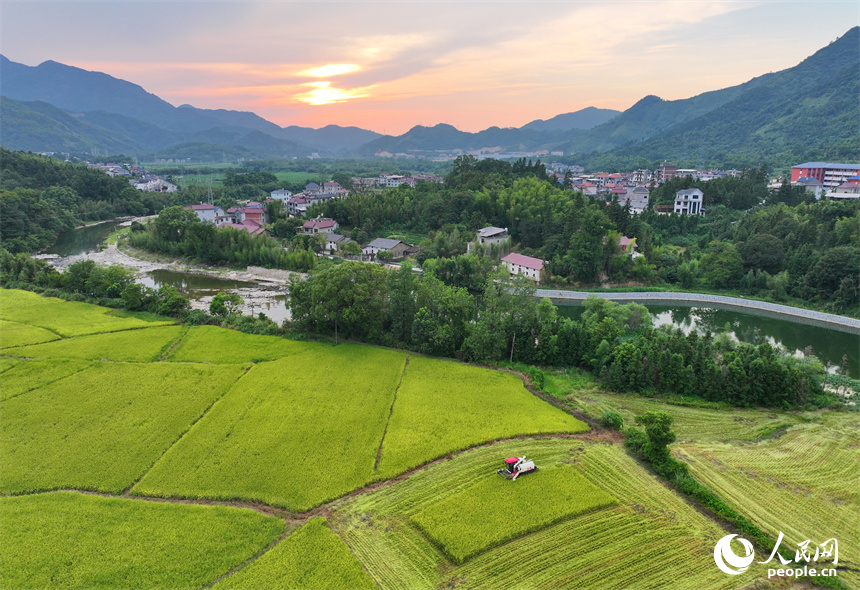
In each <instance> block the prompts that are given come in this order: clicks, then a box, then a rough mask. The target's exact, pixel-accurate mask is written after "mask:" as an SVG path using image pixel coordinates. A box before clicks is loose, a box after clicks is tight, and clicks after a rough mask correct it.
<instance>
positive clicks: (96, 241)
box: [44, 220, 119, 256]
mask: <svg viewBox="0 0 860 590" xmlns="http://www.w3.org/2000/svg"><path fill="white" fill-rule="evenodd" d="M118 227H119V223H117V221H116V220H114V221H105V222H103V223H98V224H96V225H89V226H87V227H81V228H78V229H72V230H69V231H67V232H65V233H62V234H60V235H59V236H58V237H57V241H56V242H55V243H54V245H53V246H51V247H50V248H48V249H47V250H45V251H44V253H45V254H57V255H59V256H76V255H78V254H87V253H89V252H95V251H97V250H99V245H100V244H101V243H102V242H104V241H105V239H106V238H107V237H108V236H109V235H110V234H111V232H113V231H114V230H115V229H116V228H118Z"/></svg>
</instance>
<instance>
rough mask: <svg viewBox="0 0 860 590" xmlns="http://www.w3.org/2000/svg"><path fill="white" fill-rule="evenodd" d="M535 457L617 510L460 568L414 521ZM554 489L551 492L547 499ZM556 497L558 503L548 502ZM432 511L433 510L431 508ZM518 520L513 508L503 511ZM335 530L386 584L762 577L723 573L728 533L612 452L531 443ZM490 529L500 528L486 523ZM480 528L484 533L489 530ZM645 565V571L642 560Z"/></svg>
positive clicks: (465, 462) (705, 583)
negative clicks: (717, 551)
mask: <svg viewBox="0 0 860 590" xmlns="http://www.w3.org/2000/svg"><path fill="white" fill-rule="evenodd" d="M521 454H527V455H528V456H529V457H530V458H534V460H535V463H536V464H537V465H538V466H539V471H538V472H537V473H535V474H533V475H528V476H524V477H525V478H524V479H523V480H522V481H521V480H519V479H518V480H517V481H516V482H513V483H511V482H505V481H503V480H501V479H499V482H500V483H501V484H510V485H512V486H516V485H519V484H520V483H523V482H525V481H528V480H527V478H533V479H534V480H537V479H538V478H540V477H541V476H543V475H546V474H547V472H551V471H555V470H557V469H570V468H572V470H575V471H577V472H578V473H580V474H581V475H582V476H584V478H585V479H587V480H588V481H590V482H591V484H593V486H595V487H596V488H599V489H600V490H603V491H604V492H608V493H610V494H612V495H613V496H615V497H616V498H617V499H618V502H619V503H618V505H615V506H610V507H607V508H605V509H601V510H597V511H593V512H589V513H586V514H580V515H578V516H574V517H573V518H570V519H567V520H564V521H562V522H559V523H557V524H554V525H551V526H549V527H546V528H543V529H541V530H539V531H536V532H532V533H530V534H526V535H524V536H521V537H519V538H516V539H513V540H511V541H509V542H507V543H505V544H503V545H499V546H496V547H494V548H491V549H489V550H487V551H485V552H483V553H480V554H479V555H476V556H474V557H472V558H471V559H469V560H468V561H467V562H465V563H464V564H462V565H452V564H451V563H450V562H449V561H448V560H447V559H446V558H445V556H444V555H443V554H442V552H441V551H440V550H439V549H438V548H436V547H435V546H433V544H432V543H431V542H430V541H429V540H427V539H426V538H424V536H423V535H421V534H420V533H419V532H418V531H417V529H416V528H414V527H413V526H411V525H410V524H409V519H410V517H412V516H413V515H415V514H418V513H420V512H422V511H424V510H425V509H427V508H428V507H432V505H433V504H436V503H440V502H445V501H446V500H447V499H450V498H452V497H455V496H458V495H460V494H462V493H463V490H465V489H468V486H469V485H470V484H474V481H475V480H476V478H482V477H486V476H487V474H490V475H493V477H498V476H495V475H494V474H493V472H494V471H495V470H496V469H497V468H498V467H499V466H500V461H501V459H502V458H503V457H506V456H512V455H521ZM549 493H550V494H552V493H553V492H549ZM550 497H551V496H550ZM431 509H432V508H431ZM506 513H507V514H510V510H508V511H507V512H506ZM330 522H331V523H332V526H333V527H334V528H335V529H336V530H337V531H338V532H339V533H340V534H341V535H342V536H343V538H344V540H345V541H346V542H347V544H348V545H349V546H350V548H351V549H352V550H353V552H354V553H355V554H356V556H357V557H358V558H359V559H360V560H361V562H362V563H364V564H365V567H367V569H368V570H369V571H370V573H371V575H372V576H373V577H374V578H375V579H376V580H377V582H378V583H379V584H380V585H381V587H382V588H385V589H386V590H387V589H389V588H412V589H420V588H435V587H440V586H445V585H446V584H451V585H458V584H459V585H462V586H464V587H478V588H481V587H492V588H595V587H600V588H604V587H605V588H615V587H618V588H622V587H623V588H653V587H664V586H665V587H669V588H673V587H674V588H690V587H696V588H734V587H737V586H738V585H739V584H740V585H748V584H750V583H751V582H752V581H753V580H754V579H755V573H752V572H750V573H747V574H743V575H741V576H736V577H735V576H732V577H731V578H732V579H729V578H730V576H726V575H725V574H723V573H722V572H720V571H719V570H718V569H716V567H715V566H714V561H713V547H714V544H715V543H716V541H717V539H719V538H721V537H722V536H724V535H725V532H724V531H723V530H722V529H721V528H720V527H719V526H717V525H716V524H714V523H713V522H712V521H710V520H709V519H707V518H706V517H705V516H703V515H701V514H700V513H698V512H697V511H696V510H694V509H693V508H692V507H690V506H689V505H688V504H687V503H686V502H684V500H682V499H681V498H679V497H678V496H677V495H676V494H674V493H672V491H671V490H669V489H668V488H667V487H666V486H664V485H663V484H662V483H661V482H660V481H659V480H658V479H656V478H655V477H654V476H653V475H650V474H649V473H647V472H646V471H645V470H644V469H642V467H640V466H639V465H638V464H637V463H636V461H634V460H633V459H632V458H631V457H629V456H628V455H627V454H626V453H624V451H623V450H622V449H620V448H619V447H617V446H615V445H608V444H599V443H593V442H589V441H585V440H579V439H533V440H523V441H511V442H506V443H501V444H498V445H492V446H487V447H481V448H478V449H473V450H470V451H467V452H465V453H463V454H461V455H457V456H456V457H454V458H453V459H451V460H448V461H443V462H440V463H436V464H433V465H431V466H430V467H428V468H427V469H425V470H422V471H419V472H417V473H415V474H413V475H412V476H410V477H409V478H407V479H405V480H403V481H400V482H397V483H395V484H393V485H390V486H386V487H383V488H381V489H379V490H376V491H374V492H372V493H369V494H365V495H362V496H359V497H356V498H350V499H349V500H346V501H343V502H342V503H339V504H338V505H336V506H335V512H334V514H333V516H332V519H331V521H330ZM486 526H487V528H488V529H490V528H493V527H494V526H495V524H492V523H486ZM488 532H491V531H482V530H480V525H476V526H475V534H476V535H482V534H488ZM643 556H647V559H646V558H645V557H643ZM645 561H647V562H648V564H649V566H648V568H647V569H645V568H643V567H642V566H643V563H645Z"/></svg>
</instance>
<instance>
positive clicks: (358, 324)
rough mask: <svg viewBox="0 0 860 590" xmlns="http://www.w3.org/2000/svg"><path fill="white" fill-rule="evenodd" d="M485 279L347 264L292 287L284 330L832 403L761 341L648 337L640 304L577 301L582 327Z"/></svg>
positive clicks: (817, 373) (695, 393)
mask: <svg viewBox="0 0 860 590" xmlns="http://www.w3.org/2000/svg"><path fill="white" fill-rule="evenodd" d="M506 274H507V273H501V274H499V273H497V272H490V273H489V274H488V275H487V276H486V280H485V281H484V282H483V283H482V284H481V286H480V289H479V290H470V289H468V288H466V287H463V286H456V285H453V284H446V283H445V282H444V281H442V280H441V279H440V278H439V277H438V276H436V275H435V273H434V272H425V273H424V275H423V276H419V275H417V274H416V273H415V272H414V271H413V270H412V268H411V266H410V265H408V264H404V265H403V266H402V267H401V268H400V269H399V270H397V271H386V270H385V269H384V268H382V267H380V266H377V265H371V264H363V263H359V262H345V263H343V264H340V265H336V266H330V267H327V268H324V269H321V270H319V271H318V272H316V273H314V274H312V275H311V276H310V277H309V278H308V279H307V280H294V281H292V282H291V284H290V309H291V313H292V328H293V330H295V331H298V332H300V333H306V334H313V335H325V336H330V337H333V338H334V339H335V340H336V341H338V340H341V339H344V338H349V339H355V340H360V341H364V342H369V343H374V344H382V345H387V346H397V347H404V348H409V349H412V350H417V351H419V352H422V353H426V354H431V355H437V356H448V357H454V358H458V359H460V360H465V361H470V362H479V363H487V362H499V361H513V362H522V363H526V364H531V365H540V366H548V367H582V368H585V369H587V370H589V371H592V372H594V374H596V375H598V377H599V378H600V380H601V381H602V382H603V383H604V385H605V386H606V387H608V388H610V389H613V390H617V391H622V392H638V393H643V394H646V395H649V394H650V395H653V394H654V393H661V394H669V395H679V396H690V397H696V398H699V399H704V400H708V401H716V402H725V403H728V404H731V405H734V406H768V407H780V408H794V407H821V406H825V405H828V404H831V403H834V402H835V398H834V397H833V396H832V395H831V394H829V393H826V392H825V391H824V390H823V388H822V385H821V377H822V374H823V369H822V367H821V365H820V363H818V362H817V360H815V359H814V358H804V359H796V358H794V357H792V356H790V355H787V354H784V353H781V352H780V351H778V350H776V349H775V348H774V347H772V346H770V345H769V344H767V343H762V344H759V345H752V344H743V343H738V342H734V341H732V340H731V339H729V338H726V337H716V336H714V335H711V334H706V335H698V334H690V335H685V334H683V333H682V332H681V331H679V330H675V331H672V330H667V329H665V328H654V327H652V325H651V318H650V315H649V314H648V311H647V309H646V308H645V307H643V306H641V305H637V304H628V305H618V304H616V303H613V302H610V301H608V300H604V299H598V298H592V299H589V300H588V301H586V302H585V304H584V305H585V308H586V309H585V312H584V313H583V316H582V319H580V320H573V319H570V318H562V317H560V316H559V315H558V313H557V310H556V308H555V306H554V305H553V304H552V303H551V302H550V301H549V300H546V299H545V300H543V301H540V302H539V301H538V300H537V299H536V298H535V297H534V284H533V283H532V282H531V281H528V280H526V279H520V280H517V281H514V282H509V281H508V280H507V276H506Z"/></svg>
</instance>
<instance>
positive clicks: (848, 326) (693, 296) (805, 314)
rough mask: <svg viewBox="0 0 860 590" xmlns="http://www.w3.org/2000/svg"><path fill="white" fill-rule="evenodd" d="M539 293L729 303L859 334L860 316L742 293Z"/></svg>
mask: <svg viewBox="0 0 860 590" xmlns="http://www.w3.org/2000/svg"><path fill="white" fill-rule="evenodd" d="M535 294H536V295H537V296H538V297H541V298H543V297H548V298H549V299H551V300H553V301H555V302H561V301H583V300H584V299H587V298H588V297H591V296H596V297H601V298H603V299H610V300H612V301H618V302H624V303H630V302H636V303H641V304H643V305H647V304H649V303H650V304H652V305H655V304H656V305H660V304H663V305H671V304H672V303H677V302H681V303H683V304H687V303H692V304H701V305H703V306H711V307H713V306H716V307H728V308H732V309H739V310H746V311H750V312H752V313H756V314H760V315H772V316H774V317H784V318H788V319H792V320H795V321H796V320H801V321H808V322H809V323H811V324H815V325H821V326H825V327H828V328H834V329H836V330H840V331H842V332H851V333H856V334H860V320H856V319H854V318H849V317H845V316H841V315H835V314H832V313H824V312H821V311H811V310H808V309H801V308H799V307H790V306H788V305H779V304H778V303H768V302H766V301H756V300H754V299H741V298H739V297H726V296H724V295H708V294H706V293H656V292H648V293H644V292H643V293H589V292H585V291H558V290H553V289H538V290H537V292H536V293H535Z"/></svg>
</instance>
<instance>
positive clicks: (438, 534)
mask: <svg viewBox="0 0 860 590" xmlns="http://www.w3.org/2000/svg"><path fill="white" fill-rule="evenodd" d="M538 474H539V475H540V477H533V476H537V475H538ZM615 503H616V500H615V498H613V497H612V496H611V495H610V494H608V493H607V492H604V491H603V490H600V489H598V488H597V487H595V486H594V485H592V484H591V483H589V482H588V480H586V479H585V478H584V477H583V476H582V475H580V474H579V472H577V471H576V470H574V469H570V468H568V467H564V466H563V467H558V468H556V469H544V470H541V471H535V472H532V473H529V474H527V475H525V476H522V477H521V478H519V477H518V478H517V480H516V481H508V480H506V479H503V478H502V477H494V474H489V475H487V476H486V477H484V478H482V479H480V480H479V481H478V483H476V484H475V485H474V486H472V487H470V488H469V489H467V490H464V491H462V492H459V493H458V494H454V495H453V496H450V497H448V498H446V499H444V500H441V501H439V502H437V503H436V504H433V505H431V506H428V507H427V508H425V509H424V510H422V511H421V512H419V513H418V514H416V515H414V516H413V517H412V519H411V520H412V522H413V523H414V524H415V525H416V526H417V527H418V528H419V529H421V531H423V532H424V533H425V534H426V535H427V536H428V537H429V538H430V539H431V540H432V541H434V542H435V543H436V544H437V545H438V546H439V547H440V548H441V549H442V551H444V552H445V555H447V556H449V557H450V558H452V560H453V561H454V562H456V563H462V562H463V561H465V560H466V559H469V558H470V557H472V556H474V555H476V554H478V553H480V552H482V551H485V550H487V549H489V548H491V547H494V546H496V545H499V544H501V543H503V542H505V541H508V540H510V539H514V538H516V537H521V536H522V535H524V534H526V533H529V532H532V531H537V530H540V529H542V528H546V527H547V526H549V525H550V524H553V523H555V522H558V521H561V520H564V519H566V518H570V517H571V516H574V515H576V514H582V513H584V512H588V511H589V510H595V509H597V508H603V507H605V506H610V505H612V504H615Z"/></svg>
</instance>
